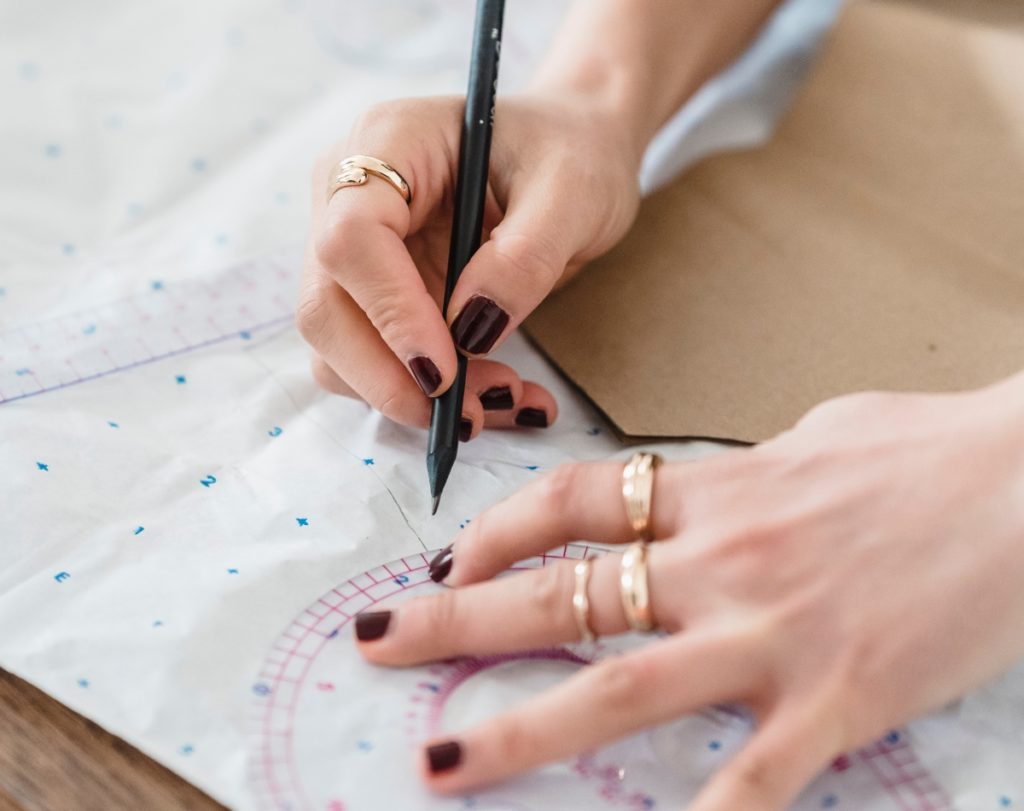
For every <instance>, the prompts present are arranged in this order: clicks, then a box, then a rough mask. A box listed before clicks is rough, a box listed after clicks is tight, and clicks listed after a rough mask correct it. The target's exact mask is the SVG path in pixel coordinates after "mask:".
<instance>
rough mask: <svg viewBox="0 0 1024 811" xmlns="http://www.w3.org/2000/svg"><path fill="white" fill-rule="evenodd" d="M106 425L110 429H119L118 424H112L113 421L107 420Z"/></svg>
mask: <svg viewBox="0 0 1024 811" xmlns="http://www.w3.org/2000/svg"><path fill="white" fill-rule="evenodd" d="M107 425H109V426H110V427H111V428H120V427H121V426H120V425H119V424H118V423H116V422H114V421H113V420H107Z"/></svg>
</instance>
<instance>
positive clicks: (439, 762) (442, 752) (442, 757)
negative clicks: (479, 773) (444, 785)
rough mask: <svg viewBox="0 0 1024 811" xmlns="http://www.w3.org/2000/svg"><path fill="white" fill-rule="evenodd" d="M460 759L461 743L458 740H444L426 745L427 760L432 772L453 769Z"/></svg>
mask: <svg viewBox="0 0 1024 811" xmlns="http://www.w3.org/2000/svg"><path fill="white" fill-rule="evenodd" d="M461 761H462V744H460V743H459V742H458V741H445V742H444V743H435V744H434V745H433V746H428V747H427V762H428V763H429V764H430V771H431V773H433V774H437V773H438V772H447V771H450V770H452V769H454V768H455V767H456V766H458V765H459V763H460V762H461Z"/></svg>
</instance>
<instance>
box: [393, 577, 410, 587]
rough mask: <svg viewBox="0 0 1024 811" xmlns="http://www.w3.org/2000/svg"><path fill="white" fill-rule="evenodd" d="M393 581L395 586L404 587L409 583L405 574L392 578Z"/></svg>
mask: <svg viewBox="0 0 1024 811" xmlns="http://www.w3.org/2000/svg"><path fill="white" fill-rule="evenodd" d="M394 580H395V583H396V585H399V586H404V585H405V584H406V583H408V582H409V575H407V574H400V575H398V577H396V578H394Z"/></svg>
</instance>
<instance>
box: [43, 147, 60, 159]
mask: <svg viewBox="0 0 1024 811" xmlns="http://www.w3.org/2000/svg"><path fill="white" fill-rule="evenodd" d="M43 151H44V152H46V157H48V158H59V157H60V153H61V148H60V144H47V145H46V148H45V149H44V150H43Z"/></svg>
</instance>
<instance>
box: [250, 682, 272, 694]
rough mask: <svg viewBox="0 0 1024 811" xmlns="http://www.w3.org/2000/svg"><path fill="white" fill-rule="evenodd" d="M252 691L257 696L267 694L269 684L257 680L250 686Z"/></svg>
mask: <svg viewBox="0 0 1024 811" xmlns="http://www.w3.org/2000/svg"><path fill="white" fill-rule="evenodd" d="M252 691H253V692H254V693H255V694H256V695H258V696H269V695H270V686H269V685H267V684H264V683H263V682H257V683H256V684H254V685H253V686H252Z"/></svg>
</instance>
